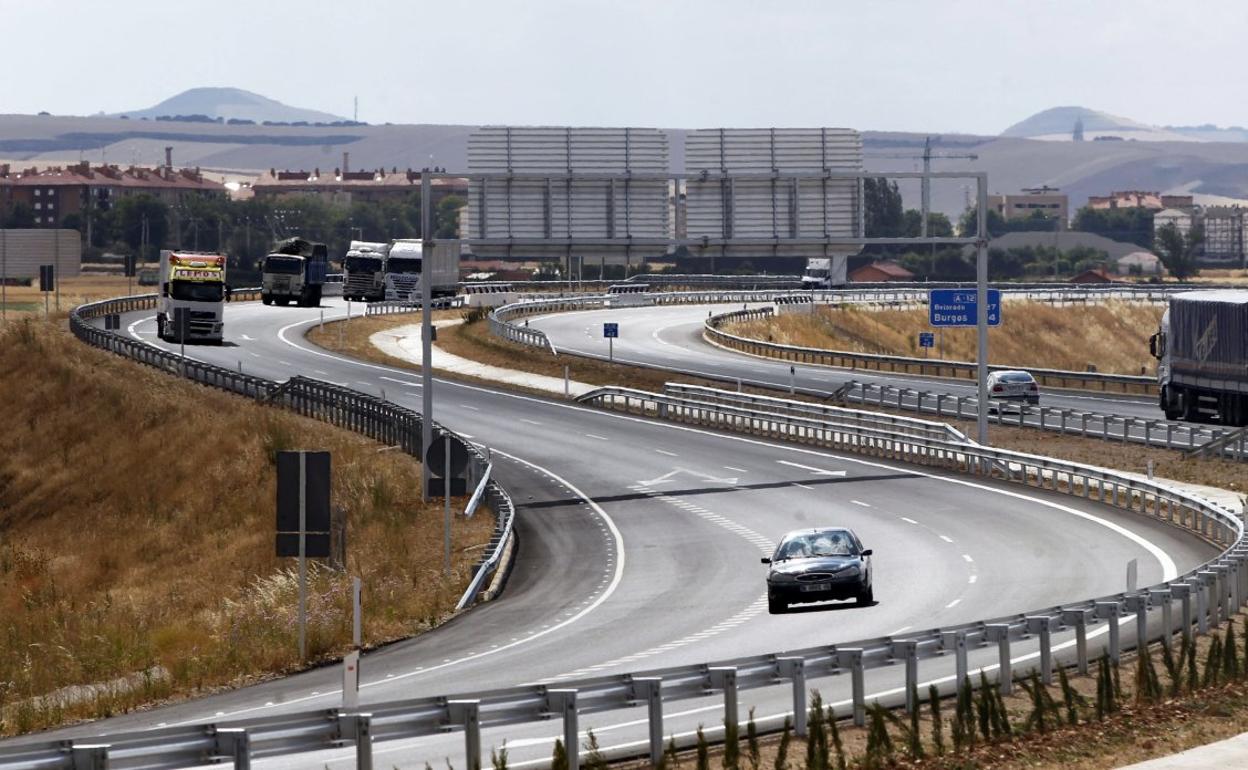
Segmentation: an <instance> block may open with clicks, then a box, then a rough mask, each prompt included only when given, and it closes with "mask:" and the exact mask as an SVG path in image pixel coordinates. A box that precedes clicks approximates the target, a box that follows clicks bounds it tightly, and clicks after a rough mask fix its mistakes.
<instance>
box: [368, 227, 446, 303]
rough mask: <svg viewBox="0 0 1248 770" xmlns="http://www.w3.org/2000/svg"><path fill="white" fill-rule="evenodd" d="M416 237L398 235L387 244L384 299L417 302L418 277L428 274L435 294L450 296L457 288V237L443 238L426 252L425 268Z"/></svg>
mask: <svg viewBox="0 0 1248 770" xmlns="http://www.w3.org/2000/svg"><path fill="white" fill-rule="evenodd" d="M424 256H425V255H424V254H423V253H422V245H421V242H420V241H419V240H415V239H400V240H397V241H394V242H393V243H391V244H390V254H389V256H388V257H387V258H386V299H388V300H397V301H399V302H419V301H420V292H421V285H420V282H421V280H423V279H424V277H425V276H426V275H428V277H429V281H430V284H431V291H432V294H433V296H435V297H453V296H455V294H456V293H457V292H458V291H459V241H442V242H439V243H437V244H436V245H435V246H434V247H433V253H432V254H430V255H429V259H428V263H429V264H428V270H427V271H426V269H425V268H426V265H425V262H426V260H425V258H424Z"/></svg>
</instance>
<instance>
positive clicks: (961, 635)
mask: <svg viewBox="0 0 1248 770" xmlns="http://www.w3.org/2000/svg"><path fill="white" fill-rule="evenodd" d="M940 648H941V649H942V650H946V651H947V650H953V661H954V663H953V666H954V671H955V672H956V676H957V679H956V681H955V683H954V684H955V685H956V687H959V688H960V687H961V686H962V680H964V679H966V677H967V676H969V675H970V671H969V670H968V668H967V663H966V632H965V631H942V632H941V634H940Z"/></svg>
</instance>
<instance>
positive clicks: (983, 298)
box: [925, 174, 988, 446]
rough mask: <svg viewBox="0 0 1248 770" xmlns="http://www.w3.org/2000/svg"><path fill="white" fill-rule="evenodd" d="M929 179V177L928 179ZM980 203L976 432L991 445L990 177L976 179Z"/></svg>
mask: <svg viewBox="0 0 1248 770" xmlns="http://www.w3.org/2000/svg"><path fill="white" fill-rule="evenodd" d="M925 181H926V180H925ZM976 184H977V185H978V187H979V190H978V192H979V194H978V198H979V206H978V207H977V208H978V211H976V212H975V215H976V221H977V223H978V228H977V229H976V231H975V303H976V305H977V306H978V308H979V312H978V313H977V314H976V315H977V318H976V320H975V328H976V334H977V337H978V345H977V347H978V349H979V355H978V356H976V362H975V363H976V367H975V368H976V376H977V377H978V378H979V399H978V401H979V403H978V404H977V406H978V409H977V410H976V419H975V424H976V428H977V431H976V434H977V436H978V440H979V443H980V444H983V445H984V446H987V445H988V176H987V175H986V174H981V175H980V176H979V178H978V179H976Z"/></svg>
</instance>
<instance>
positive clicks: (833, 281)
mask: <svg viewBox="0 0 1248 770" xmlns="http://www.w3.org/2000/svg"><path fill="white" fill-rule="evenodd" d="M848 261H849V258H848V257H844V256H835V257H812V258H810V259H808V260H806V272H804V273H802V288H803V289H836V288H839V287H841V286H844V285H845V284H846V283H848V282H849V278H848V277H847V273H846V265H847V263H848Z"/></svg>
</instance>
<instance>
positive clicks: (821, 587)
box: [802, 583, 832, 591]
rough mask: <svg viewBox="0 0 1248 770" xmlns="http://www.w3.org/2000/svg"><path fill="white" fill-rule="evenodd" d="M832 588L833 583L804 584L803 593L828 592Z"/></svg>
mask: <svg viewBox="0 0 1248 770" xmlns="http://www.w3.org/2000/svg"><path fill="white" fill-rule="evenodd" d="M830 588H832V584H831V583H804V584H803V585H802V591H827V590H829V589H830Z"/></svg>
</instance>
